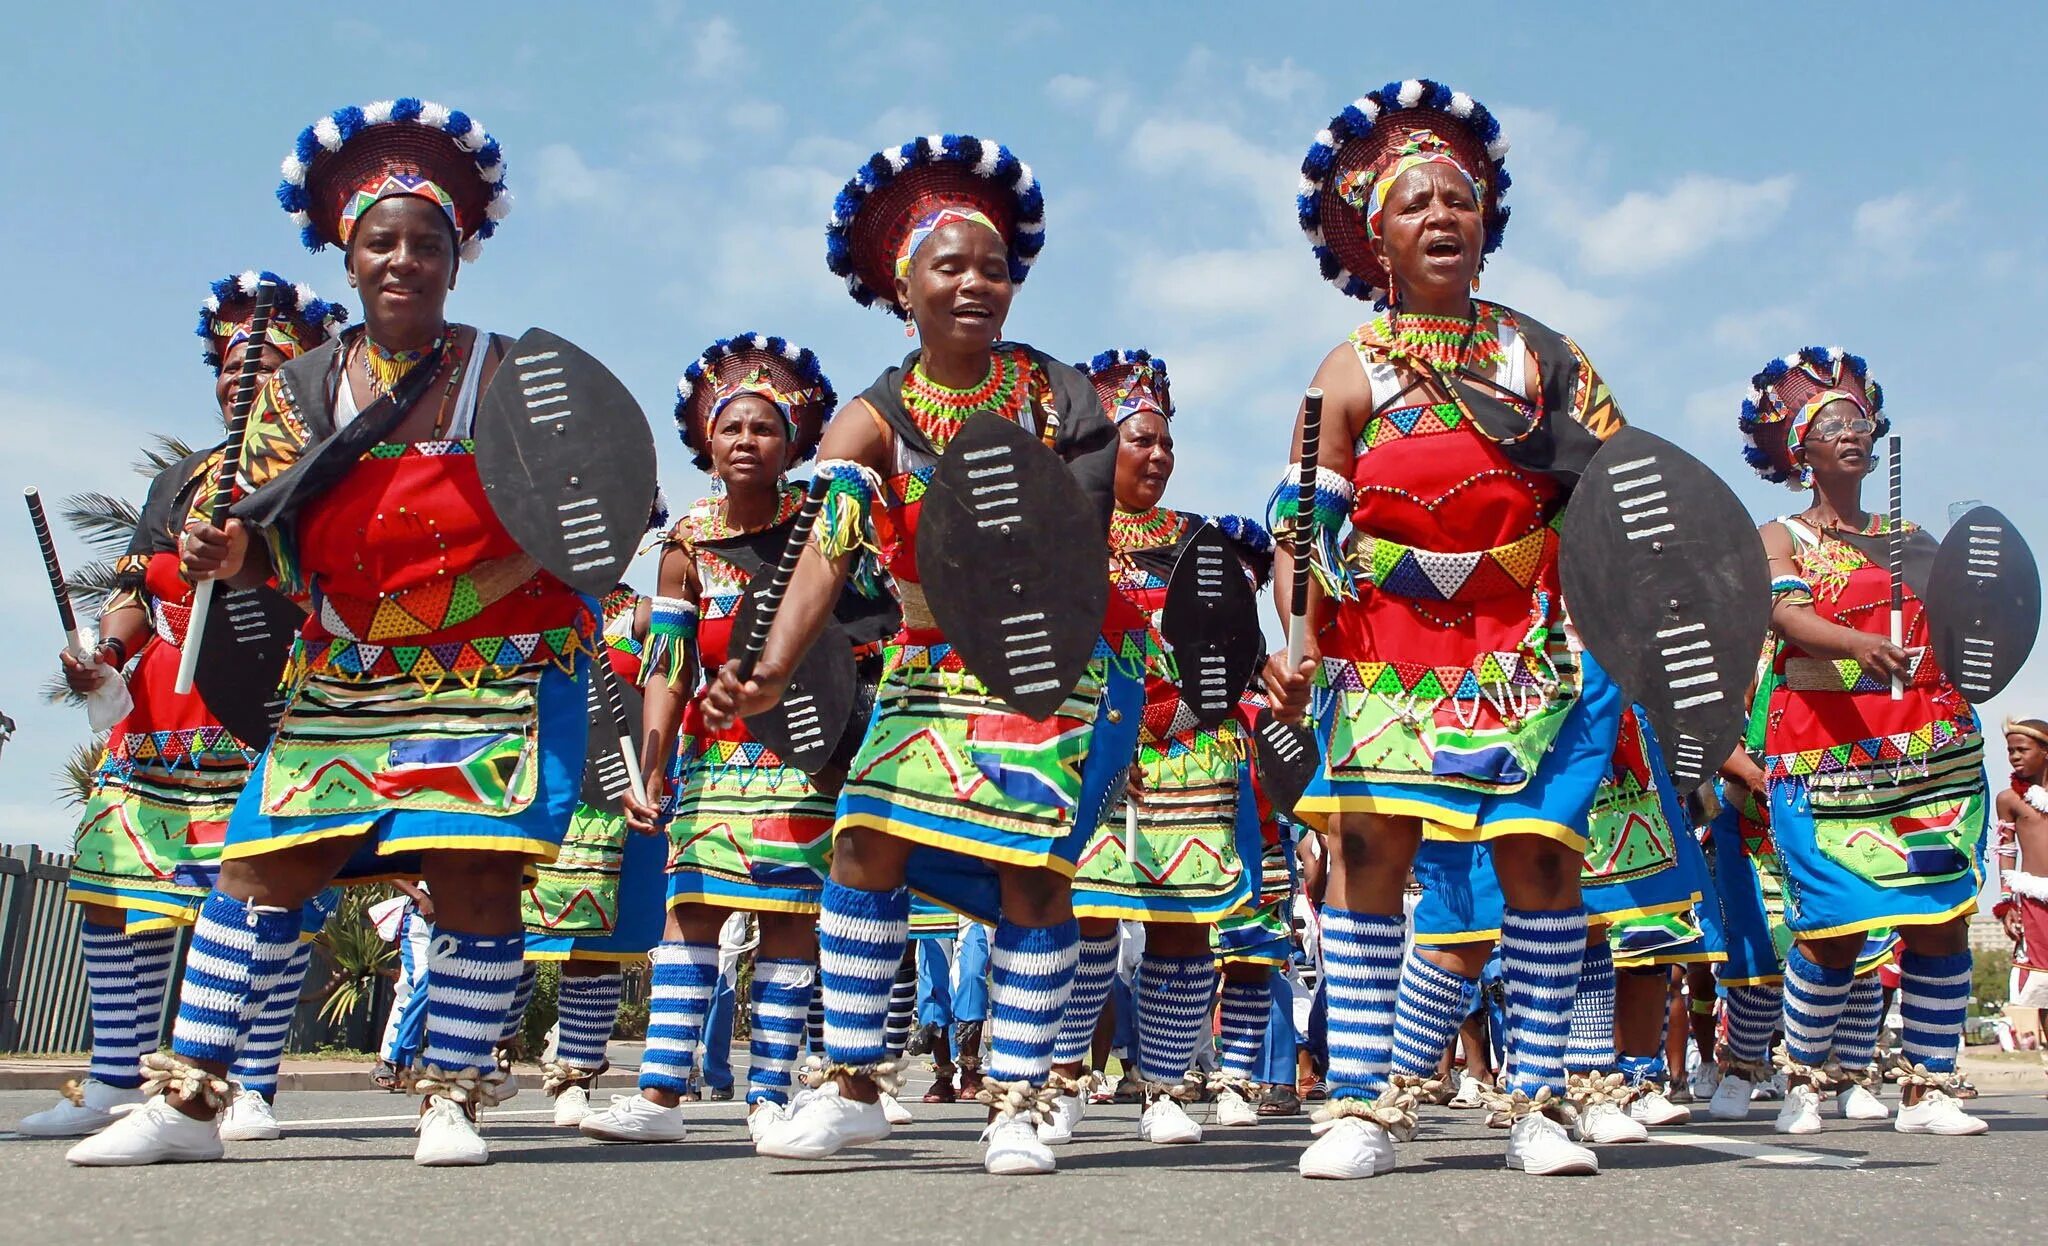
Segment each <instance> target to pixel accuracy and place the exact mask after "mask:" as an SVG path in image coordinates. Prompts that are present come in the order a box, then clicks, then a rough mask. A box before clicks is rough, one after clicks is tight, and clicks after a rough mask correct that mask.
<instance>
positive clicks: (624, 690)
mask: <svg viewBox="0 0 2048 1246" xmlns="http://www.w3.org/2000/svg"><path fill="white" fill-rule="evenodd" d="M589 703H590V737H589V740H588V743H587V744H586V745H585V751H584V754H583V803H584V804H586V805H589V806H590V807H591V808H592V809H596V810H599V811H601V812H604V813H623V812H625V805H624V804H623V803H622V802H621V798H622V797H623V796H625V794H626V789H627V788H628V787H630V786H631V785H632V779H631V777H630V776H629V775H628V774H627V773H626V758H625V754H624V753H623V752H622V751H621V750H620V748H619V734H620V732H619V717H620V715H621V713H623V714H624V716H625V719H626V729H625V736H626V738H627V739H629V740H631V741H633V744H634V747H636V748H637V747H639V743H640V740H641V739H642V729H643V725H644V724H643V720H642V718H641V704H642V699H641V695H640V690H639V689H638V688H635V687H634V686H633V685H632V684H631V683H629V682H628V681H626V680H623V679H620V678H619V677H618V674H617V672H615V671H613V670H612V664H611V662H610V661H609V660H607V659H606V658H604V657H603V656H599V657H598V658H597V660H596V661H594V662H592V663H591V664H590V695H589ZM641 769H642V771H643V772H644V771H645V770H646V765H645V764H644V763H643V765H642V766H641Z"/></svg>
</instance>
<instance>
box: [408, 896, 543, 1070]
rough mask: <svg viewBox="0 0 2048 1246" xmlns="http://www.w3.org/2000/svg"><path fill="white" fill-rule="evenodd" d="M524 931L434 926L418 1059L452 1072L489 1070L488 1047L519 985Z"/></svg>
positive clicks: (492, 1062) (492, 1058)
mask: <svg viewBox="0 0 2048 1246" xmlns="http://www.w3.org/2000/svg"><path fill="white" fill-rule="evenodd" d="M525 956H526V937H525V936H524V935H519V934H509V935H475V934H465V933H463V932H462V931H460V930H450V929H448V928H447V927H446V926H436V927H435V928H434V940H433V943H432V944H431V945H429V947H428V949H427V983H426V991H427V1025H426V1033H425V1035H424V1036H423V1037H422V1038H421V1040H420V1056H419V1062H420V1064H421V1065H422V1066H428V1067H432V1068H437V1069H440V1070H442V1071H444V1072H446V1073H450V1074H453V1075H456V1076H461V1075H463V1074H474V1073H483V1072H488V1071H492V1070H495V1069H496V1068H497V1067H498V1059H497V1056H496V1055H495V1054H493V1050H492V1049H493V1048H495V1047H496V1046H497V1045H498V1040H499V1038H500V1037H502V1036H503V1034H504V1032H505V1018H506V1016H507V1015H508V1014H509V1013H510V1012H511V1011H512V996H513V994H514V993H515V992H516V991H517V990H518V989H519V974H520V968H521V966H522V965H523V964H524V963H525Z"/></svg>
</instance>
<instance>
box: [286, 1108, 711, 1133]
mask: <svg viewBox="0 0 2048 1246" xmlns="http://www.w3.org/2000/svg"><path fill="white" fill-rule="evenodd" d="M680 1106H682V1107H684V1108H696V1109H699V1110H703V1109H708V1108H730V1107H732V1106H733V1105H732V1104H731V1103H730V1102H718V1101H708V1102H703V1103H684V1104H682V1105H680ZM554 1114H555V1110H554V1109H553V1108H535V1109H533V1110H532V1111H514V1112H501V1111H499V1110H498V1109H497V1108H485V1109H484V1112H483V1122H484V1124H486V1125H488V1124H490V1123H491V1122H492V1121H502V1120H511V1119H514V1118H516V1117H530V1116H546V1117H553V1116H554ZM418 1119H419V1113H417V1112H412V1113H407V1114H406V1115H403V1116H330V1117H322V1118H320V1119H318V1120H310V1121H301V1120H290V1119H284V1118H280V1119H279V1120H278V1122H277V1123H278V1124H280V1125H282V1126H284V1127H285V1128H286V1129H310V1128H314V1127H316V1126H317V1127H322V1128H325V1127H328V1126H333V1125H389V1124H406V1125H409V1124H411V1123H413V1122H414V1121H416V1120H418Z"/></svg>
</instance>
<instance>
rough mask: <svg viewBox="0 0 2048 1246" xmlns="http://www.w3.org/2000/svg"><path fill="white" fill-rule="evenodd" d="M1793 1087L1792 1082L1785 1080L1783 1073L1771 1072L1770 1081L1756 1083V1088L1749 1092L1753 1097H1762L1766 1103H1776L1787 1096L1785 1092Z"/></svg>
mask: <svg viewBox="0 0 2048 1246" xmlns="http://www.w3.org/2000/svg"><path fill="white" fill-rule="evenodd" d="M1791 1088H1792V1083H1790V1082H1788V1081H1786V1080H1785V1075H1784V1074H1783V1073H1773V1074H1771V1079H1770V1080H1769V1081H1767V1082H1758V1083H1757V1084H1756V1089H1755V1090H1752V1091H1750V1092H1749V1097H1750V1098H1752V1099H1760V1100H1762V1101H1764V1102H1766V1103H1775V1102H1776V1101H1778V1100H1780V1099H1783V1098H1784V1097H1785V1092H1786V1091H1788V1090H1790V1089H1791Z"/></svg>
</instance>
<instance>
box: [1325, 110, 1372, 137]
mask: <svg viewBox="0 0 2048 1246" xmlns="http://www.w3.org/2000/svg"><path fill="white" fill-rule="evenodd" d="M1371 129H1372V118H1371V117H1368V116H1366V115H1365V114H1364V113H1362V112H1360V111H1359V109H1358V105H1356V104H1346V105H1344V111H1343V112H1340V113H1338V114H1337V119H1336V120H1335V121H1332V122H1331V123H1330V133H1331V134H1333V135H1335V136H1336V137H1337V139H1338V140H1339V141H1340V142H1341V141H1342V140H1345V139H1353V138H1357V137H1358V136H1359V135H1361V134H1365V133H1368V132H1370V131H1371Z"/></svg>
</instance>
